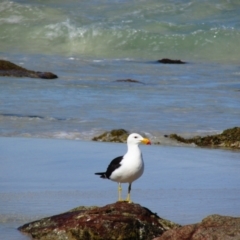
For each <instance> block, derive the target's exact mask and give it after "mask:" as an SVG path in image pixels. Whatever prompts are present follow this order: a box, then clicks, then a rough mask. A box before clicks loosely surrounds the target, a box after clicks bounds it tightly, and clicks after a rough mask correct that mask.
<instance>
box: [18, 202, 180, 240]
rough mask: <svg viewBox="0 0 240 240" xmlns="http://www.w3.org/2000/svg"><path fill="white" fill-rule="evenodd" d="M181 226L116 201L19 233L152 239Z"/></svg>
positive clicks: (84, 239)
mask: <svg viewBox="0 0 240 240" xmlns="http://www.w3.org/2000/svg"><path fill="white" fill-rule="evenodd" d="M175 227H180V225H178V224H175V223H173V222H171V221H168V220H165V219H162V218H160V217H158V216H157V214H155V213H153V212H151V211H150V210H149V209H147V208H145V207H142V206H140V205H139V204H134V203H127V202H124V201H123V202H116V203H113V204H108V205H106V206H104V207H94V208H90V209H85V208H82V207H80V208H79V209H78V208H76V210H71V211H70V212H66V213H63V214H59V215H55V216H52V217H48V218H43V219H40V220H38V221H34V222H31V223H27V224H25V225H23V226H21V227H19V230H20V231H21V232H23V233H26V234H28V235H30V236H31V237H32V238H33V239H38V240H46V239H51V240H60V239H68V240H108V239H109V240H110V239H119V240H136V239H144V240H152V239H153V238H154V237H157V236H160V235H162V234H163V233H164V232H165V231H167V230H169V229H173V228H175Z"/></svg>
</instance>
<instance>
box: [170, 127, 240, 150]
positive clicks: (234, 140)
mask: <svg viewBox="0 0 240 240" xmlns="http://www.w3.org/2000/svg"><path fill="white" fill-rule="evenodd" d="M169 137H170V138H171V139H175V140H177V141H179V142H183V143H187V144H190V143H195V144H196V145H197V146H200V147H223V148H231V149H240V127H234V128H230V129H227V130H225V131H223V132H222V133H221V134H216V135H212V136H205V137H200V136H196V137H193V138H187V139H186V138H183V137H181V136H179V135H177V134H170V135H169Z"/></svg>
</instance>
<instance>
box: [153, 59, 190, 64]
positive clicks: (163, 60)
mask: <svg viewBox="0 0 240 240" xmlns="http://www.w3.org/2000/svg"><path fill="white" fill-rule="evenodd" d="M158 62H159V63H164V64H185V63H186V62H183V61H181V60H173V59H169V58H163V59H160V60H158Z"/></svg>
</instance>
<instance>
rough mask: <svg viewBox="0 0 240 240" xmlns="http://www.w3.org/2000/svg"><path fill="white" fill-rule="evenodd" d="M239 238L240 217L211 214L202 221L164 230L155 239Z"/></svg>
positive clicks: (221, 239)
mask: <svg viewBox="0 0 240 240" xmlns="http://www.w3.org/2000/svg"><path fill="white" fill-rule="evenodd" d="M178 239H181V240H184V239H185V240H206V239H207V240H213V239H214V240H239V239H240V218H234V217H227V216H220V215H210V216H208V217H206V218H204V219H203V220H202V222H201V223H197V224H192V225H186V226H183V227H179V228H175V229H171V230H169V231H167V232H164V233H163V234H162V235H161V236H160V237H157V238H154V240H178Z"/></svg>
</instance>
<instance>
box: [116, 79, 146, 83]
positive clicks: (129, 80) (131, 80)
mask: <svg viewBox="0 0 240 240" xmlns="http://www.w3.org/2000/svg"><path fill="white" fill-rule="evenodd" d="M116 82H130V83H141V84H144V83H143V82H140V81H138V80H133V79H119V80H116Z"/></svg>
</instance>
